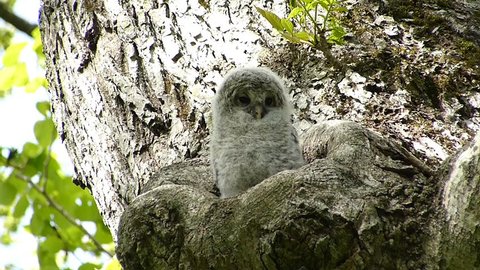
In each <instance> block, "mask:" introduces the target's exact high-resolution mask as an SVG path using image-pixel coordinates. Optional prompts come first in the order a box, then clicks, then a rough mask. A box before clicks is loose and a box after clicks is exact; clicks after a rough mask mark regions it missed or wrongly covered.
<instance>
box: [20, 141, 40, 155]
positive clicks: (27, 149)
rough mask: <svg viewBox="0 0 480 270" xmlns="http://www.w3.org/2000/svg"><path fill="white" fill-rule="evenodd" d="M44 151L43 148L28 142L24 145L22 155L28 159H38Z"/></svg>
mask: <svg viewBox="0 0 480 270" xmlns="http://www.w3.org/2000/svg"><path fill="white" fill-rule="evenodd" d="M42 151H43V148H42V147H41V146H40V145H38V144H34V143H31V142H27V143H25V144H24V145H23V150H22V155H23V156H25V157H27V158H36V157H38V156H39V155H40V154H41V153H42Z"/></svg>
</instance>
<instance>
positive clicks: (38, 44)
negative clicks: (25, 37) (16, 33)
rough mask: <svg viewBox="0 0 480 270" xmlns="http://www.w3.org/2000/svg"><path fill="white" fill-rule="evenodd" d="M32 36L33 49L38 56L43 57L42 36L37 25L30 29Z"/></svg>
mask: <svg viewBox="0 0 480 270" xmlns="http://www.w3.org/2000/svg"><path fill="white" fill-rule="evenodd" d="M32 37H33V38H34V40H35V41H34V42H33V50H34V51H35V52H36V53H37V56H38V57H39V58H42V57H43V58H44V57H45V56H44V54H43V46H42V37H41V35H40V29H39V28H38V27H37V28H35V30H33V31H32Z"/></svg>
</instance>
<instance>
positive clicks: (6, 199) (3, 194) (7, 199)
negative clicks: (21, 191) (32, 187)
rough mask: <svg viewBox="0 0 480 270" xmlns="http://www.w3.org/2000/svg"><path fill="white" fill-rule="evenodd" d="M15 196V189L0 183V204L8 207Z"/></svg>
mask: <svg viewBox="0 0 480 270" xmlns="http://www.w3.org/2000/svg"><path fill="white" fill-rule="evenodd" d="M16 196H17V189H16V188H15V186H13V185H12V184H11V183H9V182H7V181H2V182H0V204H2V205H10V204H12V203H13V201H14V200H15V197H16Z"/></svg>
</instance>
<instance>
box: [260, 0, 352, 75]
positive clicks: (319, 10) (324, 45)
mask: <svg viewBox="0 0 480 270" xmlns="http://www.w3.org/2000/svg"><path fill="white" fill-rule="evenodd" d="M289 7H290V10H291V11H290V14H289V15H288V17H287V18H280V17H279V16H278V15H276V14H275V13H273V12H271V11H268V10H265V9H262V8H259V7H255V8H256V9H257V11H258V12H259V13H260V15H262V16H263V17H264V18H265V19H266V20H267V21H268V22H269V23H270V24H271V25H272V27H273V28H274V29H275V30H277V31H278V32H279V33H280V35H282V37H284V38H285V39H287V40H288V41H290V42H292V43H305V44H308V45H310V46H311V47H313V48H315V49H318V50H321V51H322V52H323V53H324V54H325V56H326V57H327V59H328V61H329V62H331V63H332V64H333V65H334V66H336V67H338V68H341V69H343V66H342V64H340V63H339V62H338V60H336V59H335V58H333V56H332V54H331V52H330V49H329V46H328V44H343V43H344V37H345V34H346V31H345V29H344V28H343V26H342V25H341V23H340V21H339V19H337V17H336V15H337V14H339V13H344V12H347V11H348V10H347V9H346V8H345V7H343V6H342V5H341V0H290V1H289Z"/></svg>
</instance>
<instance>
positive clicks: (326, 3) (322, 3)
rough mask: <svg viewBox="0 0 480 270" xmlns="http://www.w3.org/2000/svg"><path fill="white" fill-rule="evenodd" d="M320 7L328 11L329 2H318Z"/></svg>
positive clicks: (322, 0) (321, 0)
mask: <svg viewBox="0 0 480 270" xmlns="http://www.w3.org/2000/svg"><path fill="white" fill-rule="evenodd" d="M319 4H320V6H322V8H323V9H325V10H328V9H329V7H330V2H329V1H328V0H320V1H319Z"/></svg>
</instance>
